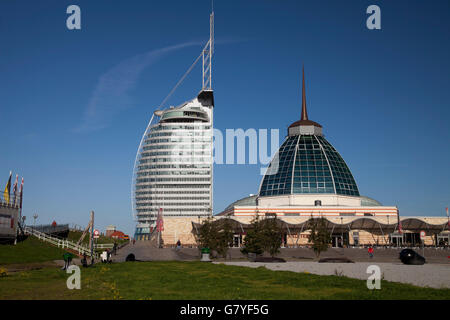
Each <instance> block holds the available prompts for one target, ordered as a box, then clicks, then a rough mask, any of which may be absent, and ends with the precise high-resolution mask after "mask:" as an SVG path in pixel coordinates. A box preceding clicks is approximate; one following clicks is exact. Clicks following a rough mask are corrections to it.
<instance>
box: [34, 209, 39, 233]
mask: <svg viewBox="0 0 450 320" xmlns="http://www.w3.org/2000/svg"><path fill="white" fill-rule="evenodd" d="M38 217H39V216H38V214H37V213H35V214H34V215H33V219H34V222H33V229H35V227H36V219H37V218H38Z"/></svg>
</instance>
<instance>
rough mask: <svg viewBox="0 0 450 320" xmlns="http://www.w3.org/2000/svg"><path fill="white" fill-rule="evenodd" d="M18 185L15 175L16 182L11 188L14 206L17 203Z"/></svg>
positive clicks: (17, 178)
mask: <svg viewBox="0 0 450 320" xmlns="http://www.w3.org/2000/svg"><path fill="white" fill-rule="evenodd" d="M18 183H19V175H18V174H16V180H15V181H14V186H13V195H14V205H16V203H17V184H18Z"/></svg>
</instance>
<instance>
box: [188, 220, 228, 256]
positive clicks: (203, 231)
mask: <svg viewBox="0 0 450 320" xmlns="http://www.w3.org/2000/svg"><path fill="white" fill-rule="evenodd" d="M233 234H234V232H233V225H232V223H231V221H230V219H229V218H224V219H219V220H215V221H214V219H213V218H212V217H209V218H207V219H205V220H203V222H202V225H201V226H200V228H199V229H198V233H197V235H196V241H197V244H198V245H199V247H201V248H209V249H210V250H211V252H213V251H215V252H216V253H217V254H218V255H221V256H223V257H226V254H227V252H228V247H229V245H230V243H231V242H232V241H233Z"/></svg>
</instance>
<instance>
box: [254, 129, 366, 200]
mask: <svg viewBox="0 0 450 320" xmlns="http://www.w3.org/2000/svg"><path fill="white" fill-rule="evenodd" d="M277 160H278V161H279V162H278V170H276V163H274V161H277ZM271 170H272V171H273V173H274V174H270V173H269V172H270V171H271ZM314 193H321V194H323V193H328V194H341V195H351V196H359V191H358V187H357V185H356V182H355V180H354V179H353V176H352V173H351V172H350V169H349V168H348V167H347V165H346V164H345V161H344V159H342V157H341V156H340V154H339V153H338V152H337V151H336V149H335V148H334V147H333V146H332V145H331V144H330V143H329V142H328V141H327V140H326V139H325V138H324V137H323V136H320V135H293V136H289V137H287V138H286V140H285V141H284V143H283V144H282V146H281V147H280V149H279V150H278V157H275V158H274V160H272V163H271V164H270V166H269V170H268V173H267V174H266V175H265V176H264V178H263V180H262V183H261V188H260V191H259V195H260V196H276V195H286V194H314Z"/></svg>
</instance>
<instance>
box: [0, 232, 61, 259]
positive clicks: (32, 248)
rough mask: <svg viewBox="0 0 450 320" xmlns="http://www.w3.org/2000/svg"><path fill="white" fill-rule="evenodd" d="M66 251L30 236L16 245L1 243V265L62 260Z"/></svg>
mask: <svg viewBox="0 0 450 320" xmlns="http://www.w3.org/2000/svg"><path fill="white" fill-rule="evenodd" d="M64 252H65V251H64V250H63V249H60V248H58V247H55V246H53V245H51V244H49V243H45V242H43V241H41V240H38V239H37V238H35V237H28V238H27V239H26V240H25V241H22V242H19V243H17V244H16V245H9V244H8V245H7V244H2V245H0V265H7V264H20V263H33V262H45V261H51V260H61V259H62V255H63V253H64Z"/></svg>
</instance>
